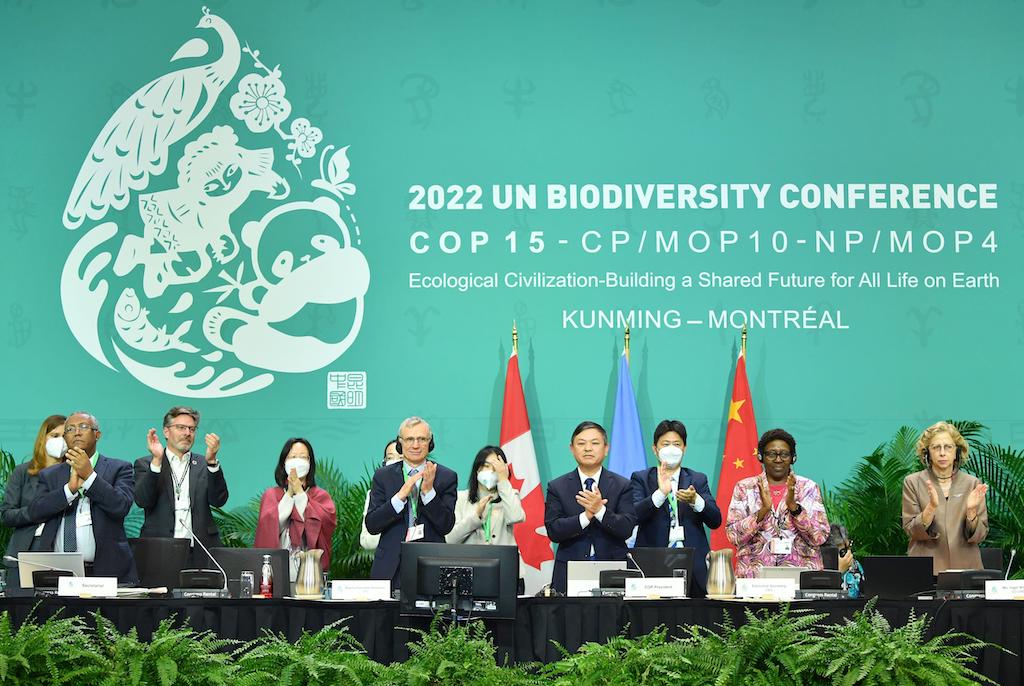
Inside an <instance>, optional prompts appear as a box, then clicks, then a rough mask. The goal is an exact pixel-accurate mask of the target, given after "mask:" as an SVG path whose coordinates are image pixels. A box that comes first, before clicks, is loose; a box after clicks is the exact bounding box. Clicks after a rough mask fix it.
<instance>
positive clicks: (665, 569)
mask: <svg viewBox="0 0 1024 686" xmlns="http://www.w3.org/2000/svg"><path fill="white" fill-rule="evenodd" d="M631 553H632V555H633V559H634V560H635V561H636V565H637V567H638V568H639V569H640V571H642V572H643V573H644V574H645V575H646V576H654V577H671V576H675V572H676V570H683V571H685V572H686V595H687V596H690V595H692V590H693V564H694V561H693V548H645V547H640V548H633V550H632V551H631ZM700 564H704V560H701V561H700Z"/></svg>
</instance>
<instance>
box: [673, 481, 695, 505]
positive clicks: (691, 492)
mask: <svg viewBox="0 0 1024 686" xmlns="http://www.w3.org/2000/svg"><path fill="white" fill-rule="evenodd" d="M676 499H677V500H679V501H681V502H684V503H686V504H687V505H689V506H691V507H692V506H693V504H694V503H695V502H697V490H696V489H695V488H694V487H693V484H690V485H689V486H688V487H687V488H680V489H679V490H678V491H676Z"/></svg>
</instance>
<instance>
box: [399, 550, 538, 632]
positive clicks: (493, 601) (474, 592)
mask: <svg viewBox="0 0 1024 686" xmlns="http://www.w3.org/2000/svg"><path fill="white" fill-rule="evenodd" d="M401 580H402V593H401V599H400V603H399V612H400V613H401V614H402V615H429V616H433V615H434V614H436V613H438V612H446V613H447V612H451V611H452V598H453V595H454V598H455V610H456V613H457V615H458V616H459V617H460V618H464V617H482V618H483V617H486V618H488V619H515V616H516V587H517V585H518V582H519V548H518V546H514V545H457V544H452V543H402V566H401Z"/></svg>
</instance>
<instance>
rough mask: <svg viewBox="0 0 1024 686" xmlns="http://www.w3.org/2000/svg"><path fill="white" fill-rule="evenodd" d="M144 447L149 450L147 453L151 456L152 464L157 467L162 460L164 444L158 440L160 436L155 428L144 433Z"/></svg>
mask: <svg viewBox="0 0 1024 686" xmlns="http://www.w3.org/2000/svg"><path fill="white" fill-rule="evenodd" d="M146 448H147V449H148V450H149V454H150V455H152V456H153V466H154V467H156V468H157V469H159V468H160V464H161V463H162V462H163V460H164V444H163V443H161V442H160V438H159V437H158V436H157V435H156V429H150V430H149V432H148V433H147V434H146Z"/></svg>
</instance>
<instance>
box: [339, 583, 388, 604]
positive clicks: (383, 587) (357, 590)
mask: <svg viewBox="0 0 1024 686" xmlns="http://www.w3.org/2000/svg"><path fill="white" fill-rule="evenodd" d="M331 600H358V601H364V600H391V582H390V581H388V580H387V579H383V580H381V579H334V580H332V581H331Z"/></svg>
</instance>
